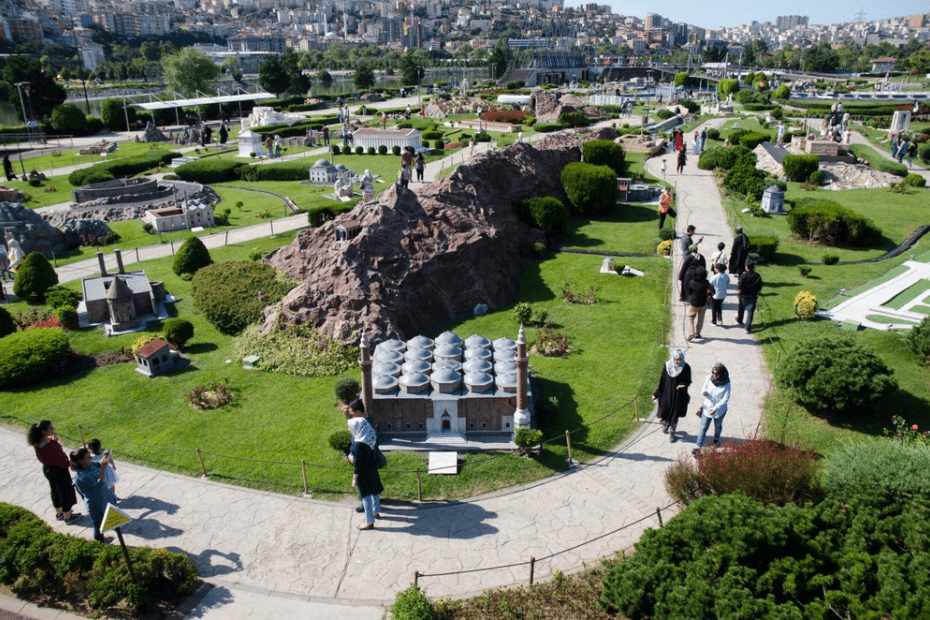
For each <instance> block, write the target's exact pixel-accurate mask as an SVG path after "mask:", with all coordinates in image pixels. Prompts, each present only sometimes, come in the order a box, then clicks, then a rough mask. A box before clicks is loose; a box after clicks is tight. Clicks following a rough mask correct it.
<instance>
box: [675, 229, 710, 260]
mask: <svg viewBox="0 0 930 620" xmlns="http://www.w3.org/2000/svg"><path fill="white" fill-rule="evenodd" d="M694 231H695V229H694V225H693V224H688V227H687V228H686V229H685V234H684V235H682V236H681V237H680V239H679V242H678V244H679V247H681V253H682V254H683V255H685V256H687V255H688V254H690V253H691V246H692V245H695V246H697V245H700V244H701V241H704V237H701V238H700V239H698V240H697V241H695V240H694Z"/></svg>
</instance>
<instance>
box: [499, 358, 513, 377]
mask: <svg viewBox="0 0 930 620" xmlns="http://www.w3.org/2000/svg"><path fill="white" fill-rule="evenodd" d="M516 372H517V363H516V362H512V361H503V362H496V363H495V364H494V374H495V375H498V376H500V375H513V374H516Z"/></svg>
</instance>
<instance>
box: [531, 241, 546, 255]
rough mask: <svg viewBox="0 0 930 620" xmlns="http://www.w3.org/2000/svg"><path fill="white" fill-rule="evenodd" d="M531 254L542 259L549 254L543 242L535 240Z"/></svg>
mask: <svg viewBox="0 0 930 620" xmlns="http://www.w3.org/2000/svg"><path fill="white" fill-rule="evenodd" d="M533 256H535V257H536V259H537V260H543V259H544V258H546V257H547V256H549V248H548V247H547V246H546V244H545V243H540V242H539V241H536V242H534V243H533Z"/></svg>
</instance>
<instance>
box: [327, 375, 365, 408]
mask: <svg viewBox="0 0 930 620" xmlns="http://www.w3.org/2000/svg"><path fill="white" fill-rule="evenodd" d="M361 389H362V387H361V386H360V385H359V384H358V379H356V378H355V377H340V378H339V379H337V380H336V383H334V384H333V394H334V395H335V396H336V400H337V401H339V402H340V403H343V404H345V405H348V404H349V403H351V402H352V401H353V400H355V399H356V398H358V395H359V392H360V391H361Z"/></svg>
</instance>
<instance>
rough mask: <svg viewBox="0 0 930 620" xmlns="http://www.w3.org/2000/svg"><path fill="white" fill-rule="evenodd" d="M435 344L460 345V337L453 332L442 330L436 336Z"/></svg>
mask: <svg viewBox="0 0 930 620" xmlns="http://www.w3.org/2000/svg"><path fill="white" fill-rule="evenodd" d="M436 344H454V345H459V346H461V344H462V339H461V338H459V337H458V336H457V335H456V334H455V333H454V332H442V333H441V334H439V335H438V336H436Z"/></svg>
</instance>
